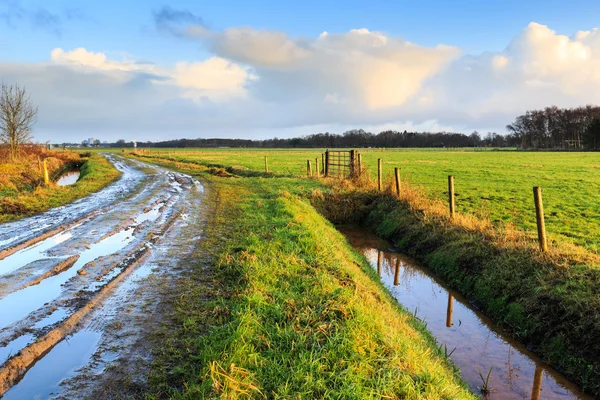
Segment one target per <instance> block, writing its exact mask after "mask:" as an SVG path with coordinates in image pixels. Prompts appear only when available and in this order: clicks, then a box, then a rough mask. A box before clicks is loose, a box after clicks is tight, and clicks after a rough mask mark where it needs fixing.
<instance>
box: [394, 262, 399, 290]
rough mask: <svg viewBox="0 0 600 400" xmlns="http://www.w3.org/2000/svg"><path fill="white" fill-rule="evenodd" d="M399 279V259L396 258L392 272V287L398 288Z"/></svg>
mask: <svg viewBox="0 0 600 400" xmlns="http://www.w3.org/2000/svg"><path fill="white" fill-rule="evenodd" d="M399 278H400V259H399V258H396V271H394V286H398V280H399Z"/></svg>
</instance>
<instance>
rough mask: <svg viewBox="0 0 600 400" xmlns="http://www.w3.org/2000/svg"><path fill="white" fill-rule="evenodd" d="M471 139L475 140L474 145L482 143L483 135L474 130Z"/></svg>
mask: <svg viewBox="0 0 600 400" xmlns="http://www.w3.org/2000/svg"><path fill="white" fill-rule="evenodd" d="M469 139H471V142H473V146H474V147H477V146H479V145H481V135H479V132H477V131H473V133H471V134H470V135H469Z"/></svg>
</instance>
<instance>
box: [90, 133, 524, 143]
mask: <svg viewBox="0 0 600 400" xmlns="http://www.w3.org/2000/svg"><path fill="white" fill-rule="evenodd" d="M515 143H516V142H515V141H514V140H511V138H510V137H507V136H502V135H499V134H497V133H494V132H489V133H487V134H486V135H483V136H482V135H480V134H479V133H478V132H477V131H475V132H473V133H471V134H469V135H466V134H464V133H454V132H437V133H432V132H408V131H403V132H400V131H392V130H388V131H383V132H380V133H377V134H374V133H371V132H366V131H364V130H363V129H353V130H349V131H347V132H344V133H342V134H335V133H329V132H325V133H317V134H313V135H308V136H303V137H295V138H289V139H280V138H273V139H265V140H251V139H223V138H212V139H202V138H199V139H175V140H166V141H160V142H137V143H136V145H137V146H138V147H152V148H167V147H175V148H185V147H247V148H350V147H354V148H367V147H379V148H385V147H417V148H425V147H433V148H435V147H439V148H443V147H480V146H491V147H504V146H515ZM101 146H104V147H133V146H134V143H133V142H126V141H125V140H124V139H119V140H118V141H116V142H114V143H103V144H102V145H101Z"/></svg>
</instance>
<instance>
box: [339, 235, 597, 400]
mask: <svg viewBox="0 0 600 400" xmlns="http://www.w3.org/2000/svg"><path fill="white" fill-rule="evenodd" d="M338 229H339V230H340V232H342V233H343V234H344V235H345V236H346V238H347V239H348V241H349V242H350V244H351V245H352V246H353V247H354V248H355V249H356V250H357V251H359V252H361V253H362V254H364V255H365V257H366V258H367V260H368V261H369V263H370V264H371V266H372V267H373V268H374V269H375V270H376V271H378V274H379V276H380V277H381V280H382V282H383V284H384V285H385V286H386V287H387V288H388V290H389V291H390V293H392V295H393V296H394V297H395V298H396V299H397V300H398V302H399V303H400V304H402V305H403V306H404V307H405V308H406V309H408V310H409V311H410V312H411V313H415V314H416V316H417V317H418V318H420V319H421V320H424V321H425V322H426V323H427V329H428V330H429V332H431V333H432V334H433V336H434V337H435V338H436V340H437V342H438V344H439V345H441V346H444V345H445V346H446V347H447V349H448V350H447V351H448V353H450V352H452V351H453V352H452V355H451V358H452V360H453V361H454V363H455V364H456V365H457V366H458V367H459V368H460V370H461V374H462V377H463V379H464V380H465V381H466V382H467V383H468V385H469V387H470V388H471V390H472V391H473V392H474V393H478V394H479V393H480V389H479V388H480V387H481V386H482V384H483V382H482V378H481V377H480V373H481V375H483V377H486V376H487V374H488V372H489V371H490V369H491V373H490V378H489V384H488V388H489V389H491V394H490V396H489V397H488V398H489V399H502V400H505V399H532V400H540V399H544V400H552V399H591V397H588V396H586V395H584V394H582V393H581V392H580V391H579V390H578V389H577V387H576V386H575V385H574V384H573V383H571V382H569V381H568V380H567V379H566V378H565V377H564V376H562V375H560V374H559V373H558V372H557V371H555V370H554V369H552V368H551V367H549V366H548V365H547V364H545V363H543V362H541V361H540V359H539V358H538V357H536V356H535V355H534V354H532V353H531V352H530V351H528V350H527V349H525V347H524V346H523V345H521V344H520V343H517V342H515V341H514V340H512V339H510V338H508V337H506V336H504V334H503V333H502V331H501V329H499V328H498V327H497V326H495V325H494V324H493V323H492V322H491V320H490V319H489V318H487V317H486V316H485V315H483V314H481V313H480V312H478V311H477V310H475V309H474V308H473V307H472V306H471V305H469V303H468V302H467V301H466V299H464V298H463V297H462V296H461V295H460V294H458V293H457V292H455V291H453V290H451V289H448V288H447V287H446V286H445V285H444V284H443V283H442V282H440V281H439V280H438V279H437V278H435V277H434V276H433V275H432V274H431V273H430V272H428V271H427V270H426V269H425V268H423V267H421V266H419V264H417V263H416V262H415V261H413V260H411V259H409V258H407V257H405V256H403V255H402V254H398V253H395V252H393V251H390V250H389V249H390V247H391V245H390V243H389V242H387V241H385V240H382V239H380V238H378V237H377V236H375V235H372V234H370V233H369V232H367V231H365V230H363V229H359V228H355V227H339V228H338Z"/></svg>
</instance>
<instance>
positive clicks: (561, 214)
mask: <svg viewBox="0 0 600 400" xmlns="http://www.w3.org/2000/svg"><path fill="white" fill-rule="evenodd" d="M131 150H132V149H131ZM149 151H150V152H151V153H150V154H151V155H154V154H160V155H161V156H165V155H170V156H171V157H173V158H175V159H180V160H182V161H183V160H193V161H197V162H199V163H202V164H216V165H222V166H236V167H241V168H247V169H251V170H256V171H263V170H264V157H265V156H267V157H268V163H269V171H270V172H272V173H275V174H283V175H296V176H304V175H305V174H306V160H311V162H312V163H313V165H314V163H315V159H317V158H318V159H319V163H321V161H320V160H321V153H322V151H323V150H322V149H301V150H296V149H289V150H288V149H285V150H278V149H268V150H262V149H152V150H149ZM360 152H361V153H362V159H363V165H364V166H366V168H367V171H368V173H369V174H370V176H371V177H372V178H374V179H375V178H376V175H377V159H378V158H381V159H382V160H383V175H384V180H387V181H390V180H391V179H392V176H393V175H392V174H393V169H394V167H399V168H400V169H401V179H402V180H403V181H405V182H408V183H409V184H410V185H412V186H417V187H419V188H421V189H422V190H423V191H425V192H427V193H428V194H429V195H431V196H432V197H434V198H439V199H444V200H445V199H446V196H447V179H448V178H447V177H448V175H454V176H455V186H456V189H455V190H456V205H457V210H458V212H463V213H467V212H468V213H474V214H476V215H478V216H480V217H485V218H489V219H490V220H491V221H493V222H494V223H498V224H499V223H509V224H513V225H514V226H516V227H517V228H518V229H520V230H523V231H526V232H528V233H530V234H531V235H534V234H535V229H536V228H535V211H534V205H533V191H532V188H533V187H534V186H541V187H542V189H543V200H544V207H545V212H546V228H547V230H548V234H549V236H550V239H551V240H555V241H568V242H571V243H574V244H578V245H581V246H584V247H585V248H587V249H589V250H592V251H595V252H598V250H599V249H600V245H599V244H600V205H599V204H598V201H599V200H600V154H599V153H593V152H570V153H566V152H525V151H481V150H474V149H461V150H452V151H450V150H446V149H438V150H435V149H424V150H416V149H385V150H380V149H362V150H360Z"/></svg>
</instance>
